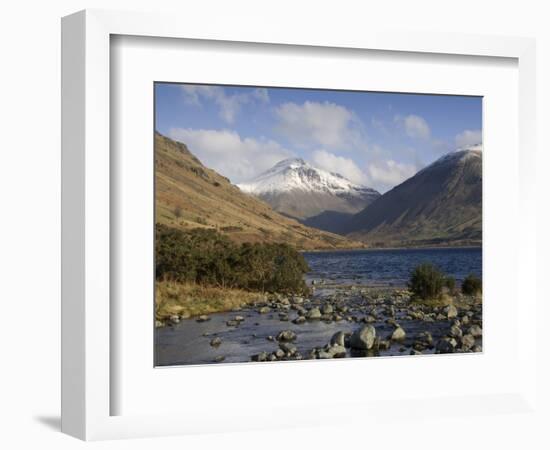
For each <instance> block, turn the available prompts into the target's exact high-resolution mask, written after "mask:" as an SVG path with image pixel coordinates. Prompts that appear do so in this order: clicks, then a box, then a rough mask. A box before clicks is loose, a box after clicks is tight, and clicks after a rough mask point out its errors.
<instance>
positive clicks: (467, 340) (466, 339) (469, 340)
mask: <svg viewBox="0 0 550 450" xmlns="http://www.w3.org/2000/svg"><path fill="white" fill-rule="evenodd" d="M461 342H462V351H465V352H467V351H468V350H471V349H472V347H473V346H474V345H475V343H476V339H475V338H474V337H473V336H472V335H471V334H465V335H464V336H462V341H461Z"/></svg>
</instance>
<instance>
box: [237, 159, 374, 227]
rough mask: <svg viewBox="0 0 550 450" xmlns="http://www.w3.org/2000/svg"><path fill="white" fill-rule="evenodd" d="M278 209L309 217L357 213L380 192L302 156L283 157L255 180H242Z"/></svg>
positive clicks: (247, 189)
mask: <svg viewBox="0 0 550 450" xmlns="http://www.w3.org/2000/svg"><path fill="white" fill-rule="evenodd" d="M238 186H239V188H240V189H241V190H242V191H243V192H246V193H248V194H252V195H255V196H257V197H260V198H261V199H263V200H264V201H266V202H267V203H269V204H270V205H271V206H272V207H273V208H274V209H275V210H277V211H279V212H281V213H283V214H286V215H289V216H292V217H295V218H298V219H302V220H303V219H307V218H311V217H313V216H316V215H318V214H321V213H323V212H325V211H335V212H341V213H350V214H353V213H356V212H358V211H360V210H362V209H363V208H364V207H365V206H367V205H368V204H369V203H371V202H372V201H373V200H374V199H376V198H377V197H379V196H380V193H379V192H377V191H375V190H374V189H370V188H368V187H365V186H362V185H359V184H356V183H353V182H351V181H350V180H348V179H346V178H344V177H343V176H342V175H340V174H338V173H334V172H328V171H326V170H322V169H319V168H316V167H313V166H311V165H310V164H308V163H307V162H306V161H304V160H303V159H301V158H291V159H285V160H283V161H280V162H279V163H277V164H276V165H275V166H273V167H272V168H271V169H269V170H267V171H266V172H264V173H262V174H260V175H259V176H257V177H256V178H254V179H253V180H250V181H249V182H246V183H241V184H238Z"/></svg>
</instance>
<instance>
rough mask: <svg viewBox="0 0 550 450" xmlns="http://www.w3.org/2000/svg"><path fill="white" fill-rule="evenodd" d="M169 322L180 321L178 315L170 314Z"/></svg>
mask: <svg viewBox="0 0 550 450" xmlns="http://www.w3.org/2000/svg"><path fill="white" fill-rule="evenodd" d="M170 322H172V323H180V316H178V315H177V314H172V315H171V316H170Z"/></svg>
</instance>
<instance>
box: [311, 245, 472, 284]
mask: <svg viewBox="0 0 550 450" xmlns="http://www.w3.org/2000/svg"><path fill="white" fill-rule="evenodd" d="M304 257H305V259H306V260H307V262H308V264H309V266H310V268H311V271H310V272H309V273H308V274H307V277H306V278H307V280H308V281H311V280H315V281H320V280H324V281H325V282H329V283H332V284H359V285H366V286H405V285H406V284H407V282H408V280H409V277H410V273H411V271H412V270H413V269H414V268H415V267H416V266H417V265H419V264H422V263H432V264H434V265H435V266H437V267H438V268H439V270H441V271H442V272H443V273H445V274H446V275H450V276H453V277H454V278H455V279H456V280H457V285H459V284H460V282H461V281H462V280H463V279H464V278H465V277H466V276H467V275H468V274H470V273H472V274H474V275H477V276H478V277H481V266H482V252H481V248H434V249H377V250H374V249H373V250H353V251H337V252H311V253H308V252H306V253H304Z"/></svg>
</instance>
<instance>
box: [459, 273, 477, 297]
mask: <svg viewBox="0 0 550 450" xmlns="http://www.w3.org/2000/svg"><path fill="white" fill-rule="evenodd" d="M481 287H482V286H481V279H480V278H478V277H476V276H475V275H473V274H470V275H468V276H467V277H466V278H465V279H464V281H463V282H462V293H463V294H464V295H477V294H480V293H481Z"/></svg>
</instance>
